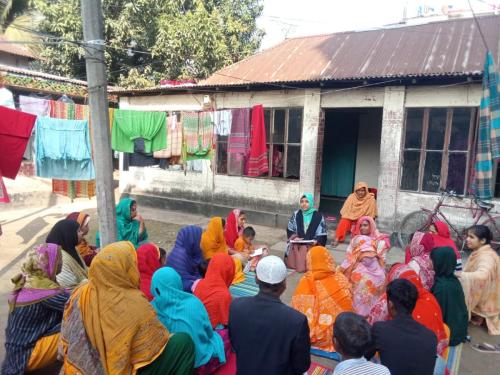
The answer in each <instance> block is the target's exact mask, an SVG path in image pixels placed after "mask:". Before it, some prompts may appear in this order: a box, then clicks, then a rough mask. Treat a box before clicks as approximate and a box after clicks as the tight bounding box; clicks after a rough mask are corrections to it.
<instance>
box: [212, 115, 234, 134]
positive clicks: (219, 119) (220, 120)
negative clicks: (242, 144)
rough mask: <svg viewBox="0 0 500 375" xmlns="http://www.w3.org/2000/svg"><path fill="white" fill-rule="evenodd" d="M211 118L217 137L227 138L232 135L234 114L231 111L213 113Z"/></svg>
mask: <svg viewBox="0 0 500 375" xmlns="http://www.w3.org/2000/svg"><path fill="white" fill-rule="evenodd" d="M210 116H211V118H212V122H213V124H214V129H215V134H216V135H221V136H227V135H229V134H230V133H231V123H232V121H233V114H232V112H231V110H230V109H224V110H220V111H214V112H211V113H210Z"/></svg>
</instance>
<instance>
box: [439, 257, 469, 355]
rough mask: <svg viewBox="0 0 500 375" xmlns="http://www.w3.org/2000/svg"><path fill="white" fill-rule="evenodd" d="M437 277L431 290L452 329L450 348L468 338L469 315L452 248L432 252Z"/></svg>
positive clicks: (444, 319)
mask: <svg viewBox="0 0 500 375" xmlns="http://www.w3.org/2000/svg"><path fill="white" fill-rule="evenodd" d="M431 259H432V263H433V264H434V271H435V272H436V276H435V279H434V286H433V287H432V289H431V292H432V294H434V297H436V299H437V301H438V303H439V305H440V306H441V311H442V312H443V321H444V322H445V323H446V325H448V327H449V328H450V346H455V345H458V344H460V343H462V342H464V341H465V339H466V337H467V324H468V321H469V314H468V312H467V305H466V304H465V295H464V291H463V289H462V285H461V284H460V281H459V280H458V279H457V277H456V276H455V267H456V265H457V256H456V255H455V251H454V250H453V249H452V248H451V247H437V248H435V249H433V250H432V252H431Z"/></svg>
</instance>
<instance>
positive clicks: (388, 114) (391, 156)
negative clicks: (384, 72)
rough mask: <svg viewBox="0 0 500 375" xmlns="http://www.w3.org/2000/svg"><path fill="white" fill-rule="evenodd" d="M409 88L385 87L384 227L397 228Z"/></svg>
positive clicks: (380, 212) (380, 187) (380, 211)
mask: <svg viewBox="0 0 500 375" xmlns="http://www.w3.org/2000/svg"><path fill="white" fill-rule="evenodd" d="M404 106H405V87H404V86H391V87H386V88H385V95H384V111H383V115H382V141H381V143H380V169H379V170H380V174H379V179H378V200H377V203H378V215H379V216H378V218H379V219H378V222H379V225H380V226H382V227H383V228H386V229H390V230H393V231H394V230H395V229H396V202H397V193H398V189H399V169H400V165H401V147H402V146H401V139H402V134H403V125H404Z"/></svg>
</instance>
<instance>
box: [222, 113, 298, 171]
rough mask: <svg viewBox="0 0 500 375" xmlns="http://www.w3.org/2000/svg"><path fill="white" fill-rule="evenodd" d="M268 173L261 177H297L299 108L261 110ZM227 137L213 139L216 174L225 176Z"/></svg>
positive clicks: (226, 168)
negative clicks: (215, 153) (264, 127)
mask: <svg viewBox="0 0 500 375" xmlns="http://www.w3.org/2000/svg"><path fill="white" fill-rule="evenodd" d="M264 120H265V126H266V140H267V152H268V154H267V156H268V161H269V173H268V175H267V176H262V177H275V178H286V179H296V180H298V179H299V178H300V151H301V140H302V122H303V108H272V109H271V108H269V109H265V110H264ZM227 142H228V137H227V136H217V173H218V174H228V154H227V149H228V145H227Z"/></svg>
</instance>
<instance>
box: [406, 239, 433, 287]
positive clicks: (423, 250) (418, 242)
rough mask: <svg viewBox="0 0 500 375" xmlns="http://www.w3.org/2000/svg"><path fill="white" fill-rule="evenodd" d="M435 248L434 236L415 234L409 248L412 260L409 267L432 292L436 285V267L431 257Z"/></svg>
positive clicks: (408, 263) (408, 262)
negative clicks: (433, 286)
mask: <svg viewBox="0 0 500 375" xmlns="http://www.w3.org/2000/svg"><path fill="white" fill-rule="evenodd" d="M434 247H435V246H434V238H433V237H432V234H430V233H423V232H415V233H414V234H413V238H412V240H411V243H410V246H409V252H410V260H409V261H407V262H406V264H407V265H408V267H410V268H411V269H412V270H413V271H415V273H416V274H417V275H418V277H420V280H421V281H422V284H423V286H424V288H425V289H427V290H431V288H432V285H434V265H433V264H432V260H431V257H430V253H431V250H432V249H434Z"/></svg>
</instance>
